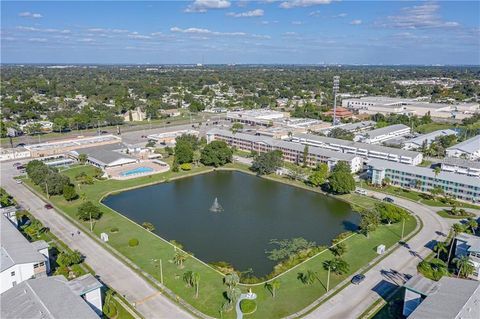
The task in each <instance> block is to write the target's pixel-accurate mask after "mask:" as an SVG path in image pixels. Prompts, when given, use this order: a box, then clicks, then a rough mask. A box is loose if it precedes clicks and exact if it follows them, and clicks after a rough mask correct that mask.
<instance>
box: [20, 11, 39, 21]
mask: <svg viewBox="0 0 480 319" xmlns="http://www.w3.org/2000/svg"><path fill="white" fill-rule="evenodd" d="M18 16H19V17H24V18H34V19H40V18H43V16H42V15H41V14H40V13H33V12H29V11H26V12H20V13H19V14H18Z"/></svg>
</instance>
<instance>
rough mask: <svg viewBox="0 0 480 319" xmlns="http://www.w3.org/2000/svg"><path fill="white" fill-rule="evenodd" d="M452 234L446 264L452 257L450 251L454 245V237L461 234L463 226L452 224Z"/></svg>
mask: <svg viewBox="0 0 480 319" xmlns="http://www.w3.org/2000/svg"><path fill="white" fill-rule="evenodd" d="M452 232H453V237H452V240H451V241H450V249H449V250H448V258H447V263H449V262H450V257H451V256H452V249H453V246H454V244H455V237H457V235H458V234H460V233H461V232H463V225H462V224H453V225H452Z"/></svg>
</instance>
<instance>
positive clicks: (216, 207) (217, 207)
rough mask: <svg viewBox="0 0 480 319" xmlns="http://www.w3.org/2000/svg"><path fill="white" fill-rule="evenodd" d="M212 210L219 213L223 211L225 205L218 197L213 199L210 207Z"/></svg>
mask: <svg viewBox="0 0 480 319" xmlns="http://www.w3.org/2000/svg"><path fill="white" fill-rule="evenodd" d="M210 211H211V212H214V213H219V212H221V211H223V207H222V206H221V205H220V204H219V203H218V199H217V198H216V197H215V200H214V201H213V204H212V207H210Z"/></svg>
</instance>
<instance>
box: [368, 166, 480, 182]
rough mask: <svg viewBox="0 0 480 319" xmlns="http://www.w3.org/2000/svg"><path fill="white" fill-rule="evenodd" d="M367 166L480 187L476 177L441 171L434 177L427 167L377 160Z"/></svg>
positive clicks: (433, 173)
mask: <svg viewBox="0 0 480 319" xmlns="http://www.w3.org/2000/svg"><path fill="white" fill-rule="evenodd" d="M368 165H370V166H372V167H373V168H374V169H389V170H399V171H402V172H408V173H410V174H415V175H418V176H419V177H421V176H426V177H430V178H433V179H437V180H445V181H449V182H456V183H461V184H465V185H471V186H476V187H480V185H479V182H478V178H477V177H473V176H467V175H461V174H456V173H451V172H445V171H441V172H440V173H439V174H438V175H435V172H434V171H433V170H432V169H431V168H428V167H420V166H412V165H406V164H402V163H397V162H390V161H384V160H379V159H370V160H369V161H368Z"/></svg>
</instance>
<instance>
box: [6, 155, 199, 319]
mask: <svg viewBox="0 0 480 319" xmlns="http://www.w3.org/2000/svg"><path fill="white" fill-rule="evenodd" d="M15 174H17V172H16V169H15V168H14V167H13V166H12V165H11V163H2V166H1V185H2V187H3V188H5V189H6V191H7V192H8V193H10V195H12V196H13V197H15V199H16V200H17V201H18V203H19V204H20V205H22V206H23V207H24V208H25V209H28V210H29V211H30V212H31V213H32V215H34V216H35V217H36V218H38V219H39V220H41V221H42V223H43V224H44V225H45V226H46V227H49V228H50V230H51V232H52V233H53V234H55V235H56V236H57V237H58V238H60V239H61V240H62V241H63V242H65V244H67V245H68V246H69V247H70V248H72V249H76V250H79V251H80V252H81V253H82V255H84V256H85V257H86V260H85V261H86V262H87V263H88V265H89V266H90V267H91V268H92V269H93V270H94V271H95V273H96V275H97V276H99V277H100V280H102V281H103V282H104V283H105V284H107V285H108V286H110V287H111V288H113V289H114V290H116V291H117V292H118V293H120V294H122V295H124V296H125V298H126V299H127V300H128V302H130V304H132V305H136V309H137V310H138V311H139V312H140V314H142V316H144V317H145V318H194V317H193V316H192V315H190V314H189V313H187V312H186V311H185V310H183V309H182V308H180V307H178V306H177V305H176V304H175V303H174V302H172V301H171V300H170V299H168V298H167V297H165V296H163V295H162V294H161V293H160V292H159V290H157V289H156V288H154V287H152V286H151V285H150V284H149V283H148V282H147V281H146V280H145V279H143V277H141V276H140V275H138V274H137V273H135V272H134V271H133V270H131V269H130V268H129V267H127V266H126V265H124V264H123V263H122V262H120V261H119V260H118V259H117V258H116V257H114V256H113V255H112V254H110V253H109V252H108V251H107V250H106V249H105V248H103V247H102V246H101V245H100V244H98V243H97V242H96V241H95V240H93V239H91V238H90V237H89V236H87V235H85V234H83V233H81V234H80V235H78V234H77V231H78V229H77V228H76V227H75V226H74V225H73V224H72V223H70V222H69V221H68V220H66V219H65V217H63V216H62V215H61V214H60V213H57V212H55V211H54V210H47V209H45V208H44V207H43V205H44V204H45V203H44V202H43V201H42V200H41V199H39V198H38V197H37V196H35V195H34V194H33V193H32V192H31V191H30V190H29V189H27V188H26V187H25V186H23V185H20V184H17V183H16V182H15V181H14V180H13V179H12V177H13V176H15ZM72 233H73V234H74V235H73V236H72Z"/></svg>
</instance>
